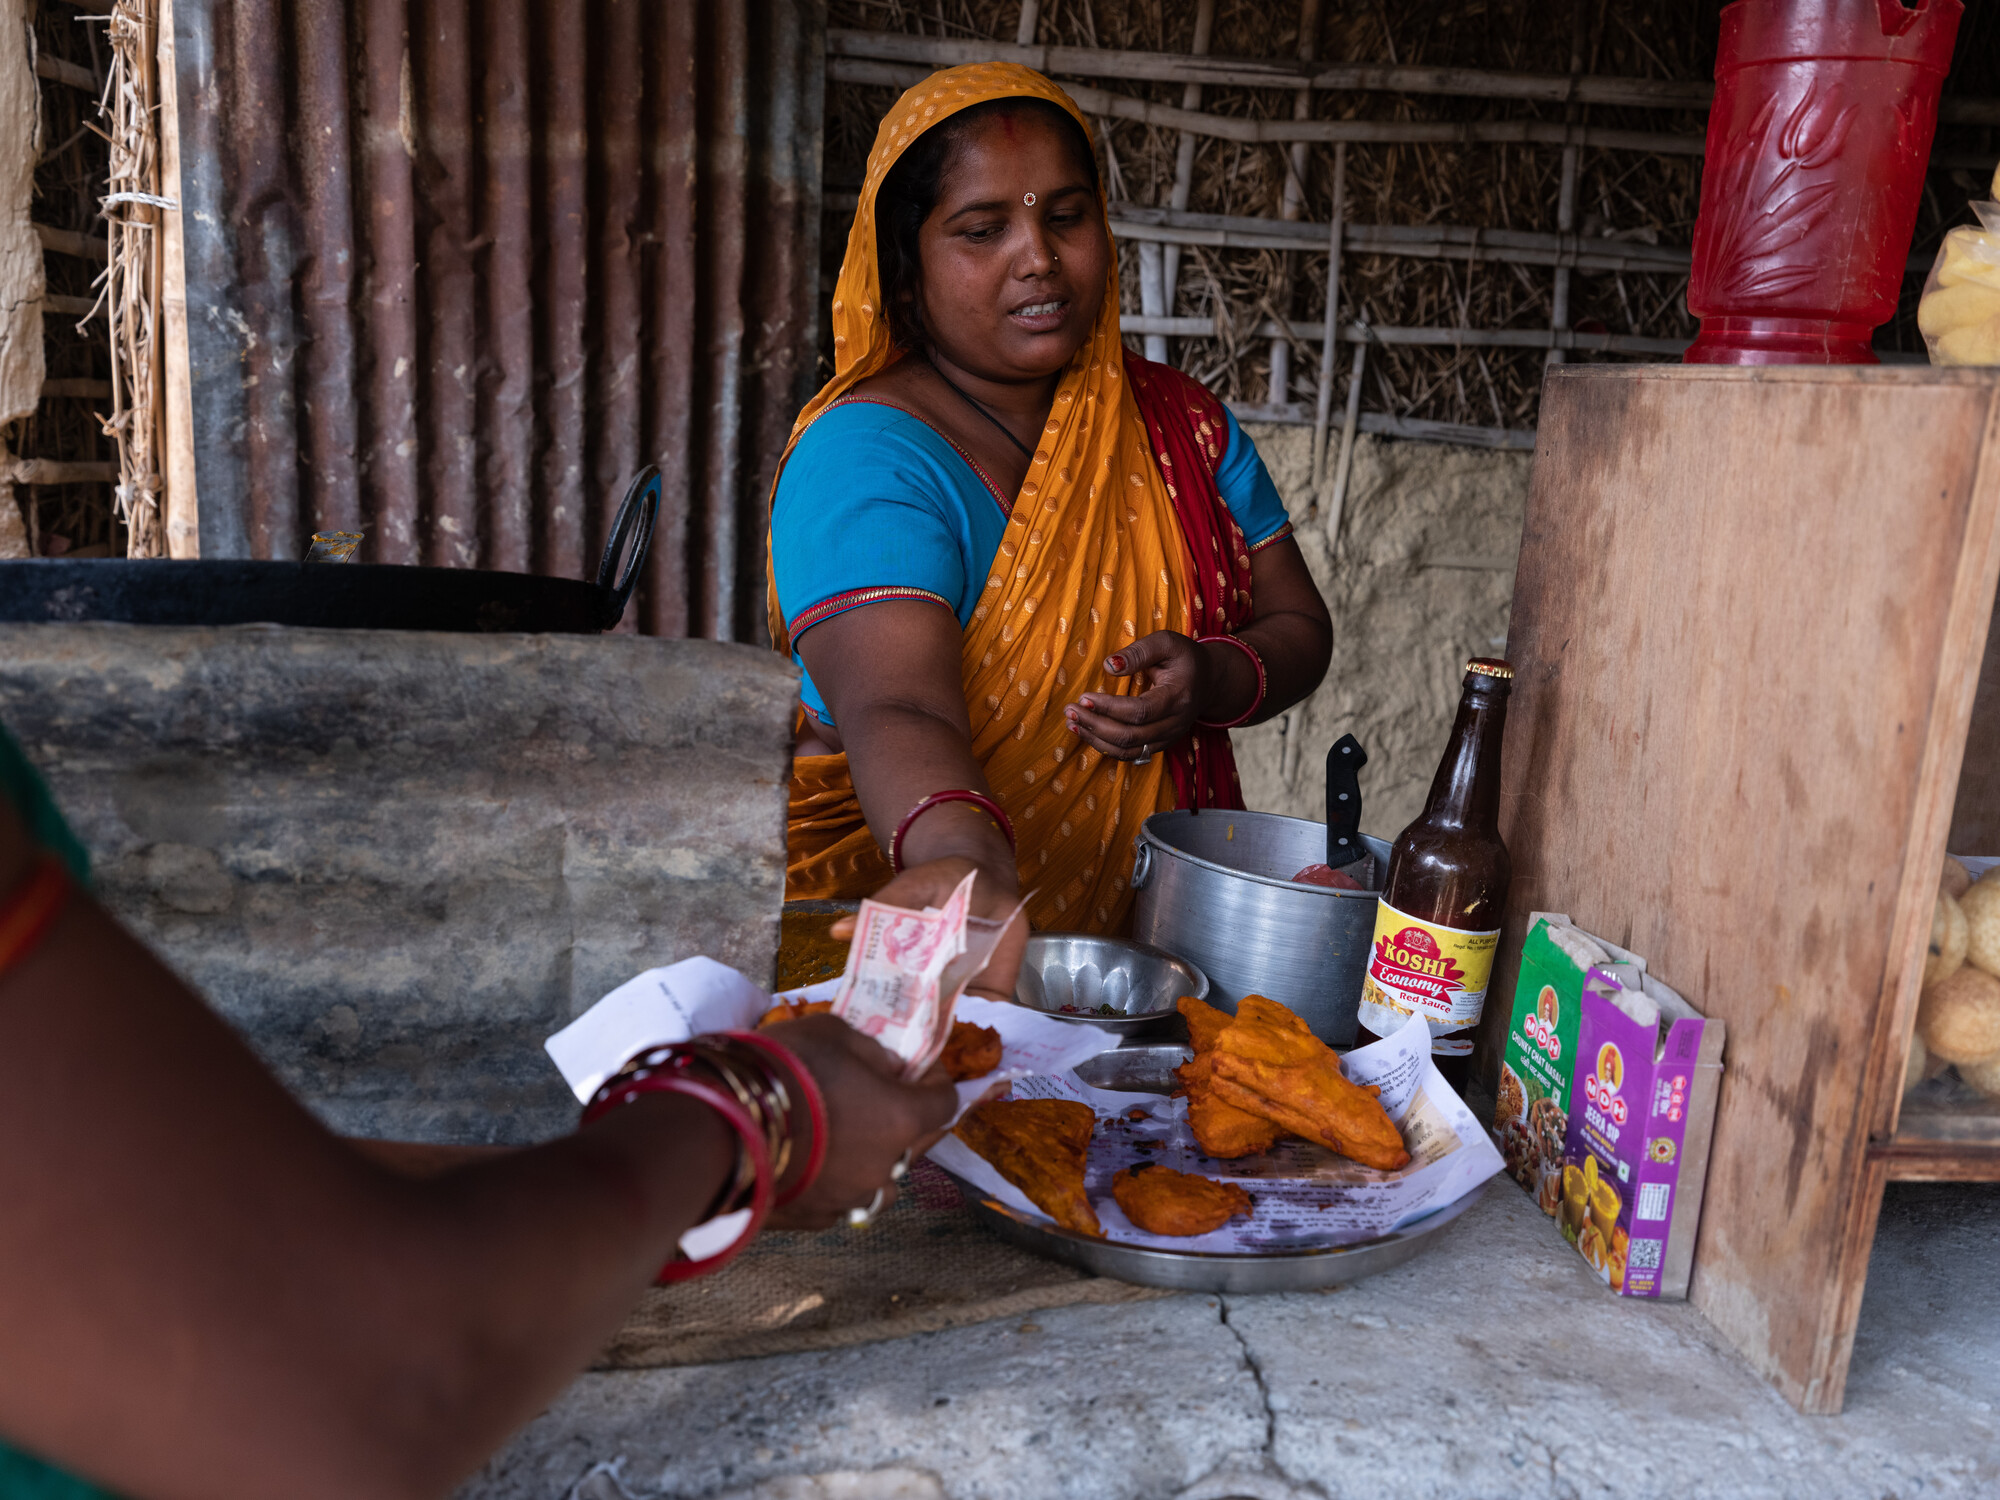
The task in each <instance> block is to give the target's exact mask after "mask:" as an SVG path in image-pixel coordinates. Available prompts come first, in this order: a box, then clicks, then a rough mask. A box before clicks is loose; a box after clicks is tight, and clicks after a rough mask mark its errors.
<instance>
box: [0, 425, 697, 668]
mask: <svg viewBox="0 0 2000 1500" xmlns="http://www.w3.org/2000/svg"><path fill="white" fill-rule="evenodd" d="M659 513H660V471H659V468H658V466H657V465H655V466H649V467H647V468H645V469H643V470H641V471H640V473H639V476H638V477H637V478H636V479H634V480H633V481H632V484H631V487H630V488H629V489H628V490H626V492H625V502H624V504H623V505H621V506H620V507H619V510H618V520H617V523H616V524H615V525H614V526H613V527H612V529H611V540H610V541H609V542H607V543H606V544H605V548H604V557H603V560H602V561H601V562H600V563H599V564H598V568H597V581H596V582H595V583H586V582H584V581H583V580H581V579H576V578H543V577H539V576H537V575H535V574H532V573H489V572H483V571H480V570H478V569H473V568H416V567H403V566H399V565H395V564H390V563H331V562H249V561H235V560H214V561H211V560H208V559H202V560H200V561H194V560H191V559H163V558H144V559H129V558H89V559H63V558H59V557H54V558H35V559H33V560H30V561H27V562H0V622H7V623H15V624H48V623H55V622H69V621H78V620H109V621H115V622H118V623H122V624H127V625H251V624H268V625H314V626H331V627H335V628H340V629H347V630H455V631H502V630H521V631H559V632H567V633H573V634H584V635H588V634H592V633H595V632H597V631H602V630H609V629H610V628H611V627H612V626H614V625H616V624H617V623H618V621H619V619H620V618H621V617H622V616H623V615H624V613H625V606H626V604H627V603H628V602H629V601H630V600H631V597H632V589H633V586H634V585H635V584H636V583H637V582H638V579H639V570H640V569H641V568H642V567H643V566H644V565H645V561H646V553H647V550H648V549H649V548H650V547H651V545H652V541H653V523H654V521H655V520H656V519H658V517H659ZM628 543H629V544H630V546H629V553H628V546H627V544H628ZM621 555H622V556H625V557H626V561H625V567H624V570H623V572H622V573H620V572H619V570H618V561H619V558H620V557H621Z"/></svg>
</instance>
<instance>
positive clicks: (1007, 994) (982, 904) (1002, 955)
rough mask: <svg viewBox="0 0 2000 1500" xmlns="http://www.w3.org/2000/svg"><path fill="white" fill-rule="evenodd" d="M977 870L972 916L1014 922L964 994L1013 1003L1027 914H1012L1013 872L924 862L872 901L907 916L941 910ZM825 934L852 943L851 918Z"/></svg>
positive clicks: (960, 861)
mask: <svg viewBox="0 0 2000 1500" xmlns="http://www.w3.org/2000/svg"><path fill="white" fill-rule="evenodd" d="M975 869H976V870H978V871H979V879H978V880H977V881H975V882H974V883H973V887H972V915H973V916H975V917H980V918H982V919H984V920H986V921H988V922H1005V921H1008V919H1009V918H1012V924H1011V925H1010V926H1009V927H1008V929H1007V930H1006V931H1005V932H1004V933H1002V934H1001V935H1000V941H999V943H998V944H997V945H996V946H995V947H994V949H993V956H992V957H991V958H989V959H988V960H987V961H986V967H985V968H984V969H982V970H980V972H979V973H977V974H975V975H974V976H973V977H972V982H971V983H970V984H968V985H966V987H965V992H966V993H967V994H968V995H978V996H980V997H981V998H983V999H987V1000H1012V999H1013V998H1014V980H1015V978H1016V976H1017V975H1018V974H1019V973H1020V970H1021V954H1022V951H1023V950H1024V949H1025V948H1026V947H1027V942H1028V916H1027V913H1026V912H1020V913H1018V914H1017V913H1016V908H1017V907H1019V906H1020V904H1021V897H1020V893H1019V888H1018V886H1017V884H1016V882H1015V880H1014V879H1013V878H1012V876H1013V873H1014V872H1013V871H1012V870H1004V871H994V870H990V869H988V868H986V867H985V866H983V865H975V864H973V862H972V861H971V860H969V859H964V858H961V857H959V856H957V855H952V856H949V857H947V858H944V859H933V860H926V861H925V862H924V863H923V864H920V865H912V866H910V868H909V869H907V870H905V871H903V873H902V874H900V875H898V876H896V878H895V879H893V880H891V881H890V882H889V883H888V884H887V885H885V886H883V887H882V889H881V890H879V891H877V892H876V893H875V896H874V899H875V900H877V901H881V902H886V903H887V904H888V905H890V906H900V907H904V908H906V909H907V910H910V911H922V910H923V909H924V908H925V907H926V906H943V905H944V904H945V902H946V901H947V900H949V899H950V898H951V893H952V892H953V891H955V890H957V889H958V883H959V882H960V881H961V880H963V879H965V877H966V876H967V875H968V874H969V873H971V872H972V871H973V870H975ZM828 931H829V933H830V934H831V936H833V937H835V938H847V937H852V936H853V935H854V918H852V917H842V918H841V919H840V920H839V921H838V922H835V923H834V924H833V926H832V927H831V928H829V929H828Z"/></svg>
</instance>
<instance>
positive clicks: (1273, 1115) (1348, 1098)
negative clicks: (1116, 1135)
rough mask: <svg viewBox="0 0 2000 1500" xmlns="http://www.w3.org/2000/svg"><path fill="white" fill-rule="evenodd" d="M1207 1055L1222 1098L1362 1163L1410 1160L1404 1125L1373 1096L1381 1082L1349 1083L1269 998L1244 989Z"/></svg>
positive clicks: (1389, 1164)
mask: <svg viewBox="0 0 2000 1500" xmlns="http://www.w3.org/2000/svg"><path fill="white" fill-rule="evenodd" d="M1209 1056H1210V1058H1211V1059H1212V1061H1211V1067H1210V1085H1209V1086H1210V1088H1211V1089H1212V1090H1213V1092H1214V1094H1215V1097H1216V1098H1218V1099H1220V1100H1221V1101H1222V1102H1223V1103H1224V1104H1231V1105H1234V1106H1236V1107H1237V1108H1238V1109H1242V1110H1248V1111H1249V1112H1250V1113H1252V1114H1255V1115H1261V1116H1262V1117H1263V1118H1265V1119H1267V1120H1270V1121H1272V1122H1274V1123H1276V1124H1278V1125H1280V1126H1282V1127H1283V1128H1284V1129H1286V1130H1288V1131H1290V1132H1292V1133H1293V1134H1294V1135H1301V1136H1304V1137H1305V1138H1306V1139H1307V1140H1309V1141H1313V1142H1315V1143H1316V1144H1318V1145H1321V1146H1324V1147H1326V1148H1327V1149H1328V1150H1329V1151H1338V1152H1339V1153H1340V1154H1341V1155H1342V1156H1345V1157H1349V1158H1351V1159H1352V1160H1354V1161H1357V1162H1359V1163H1361V1165H1362V1166H1364V1167H1379V1168H1381V1169H1383V1170H1384V1171H1393V1170H1395V1169H1396V1168H1398V1167H1402V1166H1406V1165H1408V1163H1409V1160H1410V1153H1409V1152H1408V1151H1406V1150H1404V1149H1403V1137H1402V1133H1401V1132H1400V1131H1398V1130H1397V1129H1396V1122H1395V1121H1393V1120H1391V1119H1390V1118H1389V1112H1388V1111H1387V1110H1385V1109H1383V1108H1382V1103H1381V1100H1380V1099H1378V1098H1377V1097H1376V1096H1377V1095H1378V1094H1380V1093H1381V1090H1380V1089H1379V1088H1375V1087H1372V1086H1371V1087H1368V1088H1362V1087H1360V1086H1358V1085H1356V1084H1353V1083H1350V1082H1349V1081H1348V1080H1347V1078H1346V1076H1345V1075H1344V1074H1342V1072H1341V1071H1340V1059H1339V1058H1338V1057H1336V1056H1335V1055H1334V1051H1333V1049H1332V1048H1331V1047H1329V1046H1327V1045H1326V1043H1325V1042H1322V1041H1321V1040H1320V1039H1319V1038H1318V1037H1316V1036H1314V1035H1313V1034H1312V1032H1311V1031H1310V1030H1308V1029H1307V1027H1306V1023H1305V1022H1303V1021H1301V1020H1300V1019H1299V1018H1298V1017H1297V1016H1295V1015H1293V1014H1292V1013H1291V1012H1290V1011H1289V1010H1287V1009H1286V1008H1285V1007H1284V1006H1282V1005H1280V1004H1278V1003H1277V1002H1276V1001H1275V1000H1266V999H1265V998H1264V997H1263V996H1262V995H1245V996H1244V997H1243V1000H1242V1002H1241V1003H1240V1004H1239V1005H1238V1006H1237V1007H1236V1021H1235V1024H1234V1025H1232V1026H1230V1027H1229V1028H1228V1029H1227V1030H1226V1031H1224V1032H1223V1033H1222V1034H1221V1035H1220V1036H1219V1037H1217V1038H1216V1042H1215V1050H1214V1051H1213V1052H1212V1053H1210V1054H1209ZM1190 1113H1192V1110H1190Z"/></svg>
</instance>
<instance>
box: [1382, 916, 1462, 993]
mask: <svg viewBox="0 0 2000 1500" xmlns="http://www.w3.org/2000/svg"><path fill="white" fill-rule="evenodd" d="M1375 957H1376V958H1377V959H1378V960H1379V961H1380V962H1381V963H1382V964H1383V965H1384V966H1386V967H1388V968H1390V969H1400V970H1401V971H1402V972H1403V973H1405V974H1415V975H1420V976H1422V977H1423V978H1425V979H1435V980H1438V981H1441V982H1442V983H1444V984H1447V985H1455V984H1457V983H1458V981H1459V980H1461V979H1463V978H1464V977H1465V970H1463V969H1461V968H1460V967H1459V966H1458V964H1457V962H1456V961H1455V960H1453V959H1452V958H1451V957H1450V955H1448V954H1445V953H1441V952H1440V951H1439V950H1438V943H1437V939H1436V938H1434V937H1432V936H1431V935H1430V934H1429V933H1428V932H1425V931H1424V930H1423V928H1421V927H1405V928H1404V929H1403V930H1402V931H1401V932H1399V933H1397V934H1396V935H1395V936H1394V937H1382V938H1378V939H1376V942H1375Z"/></svg>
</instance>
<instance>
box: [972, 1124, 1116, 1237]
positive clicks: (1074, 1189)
mask: <svg viewBox="0 0 2000 1500" xmlns="http://www.w3.org/2000/svg"><path fill="white" fill-rule="evenodd" d="M1096 1128H1097V1116H1096V1115H1094V1114H1092V1113H1091V1109H1090V1106H1089V1105H1088V1104H1084V1103H1081V1102H1080V1101H1078V1100H1075V1099H999V1100H995V1101H994V1102H992V1103H990V1104H975V1105H974V1106H973V1107H972V1108H971V1109H969V1110H967V1111H966V1112H965V1117H964V1118H963V1119H961V1120H960V1121H959V1122H958V1123H957V1124H956V1125H954V1126H953V1127H952V1131H951V1133H952V1134H953V1135H955V1136H957V1137H958V1138H959V1139H960V1140H961V1141H964V1142H965V1144H966V1145H968V1146H970V1147H971V1148H972V1149H973V1150H974V1151H977V1152H978V1153H979V1154H980V1155H981V1156H983V1157H985V1158H986V1159H987V1160H988V1161H989V1162H991V1163H992V1164H993V1166H994V1168H995V1169H996V1170H997V1171H998V1172H999V1173H1000V1175H1001V1176H1002V1177H1004V1178H1006V1179H1007V1180H1008V1181H1009V1182H1011V1183H1013V1184H1014V1186H1015V1187H1017V1188H1019V1189H1020V1190H1021V1191H1022V1192H1024V1193H1026V1194H1027V1195H1028V1201H1029V1202H1030V1203H1032V1204H1034V1205H1035V1207H1037V1208H1039V1209H1041V1210H1042V1212H1044V1213H1045V1214H1047V1215H1048V1216H1049V1217H1050V1218H1052V1219H1054V1220H1055V1221H1056V1222H1057V1223H1058V1224H1060V1225H1062V1227H1063V1228H1065V1229H1073V1230H1075V1231H1076V1232H1077V1233H1078V1234H1087V1235H1091V1236H1092V1237H1094V1238H1096V1239H1100V1240H1101V1239H1103V1238H1104V1228H1103V1226H1102V1225H1100V1224H1099V1223H1098V1222H1097V1210H1095V1209H1094V1208H1092V1207H1091V1206H1090V1199H1089V1198H1087V1197H1085V1196H1084V1191H1083V1159H1084V1155H1085V1153H1087V1152H1088V1151H1089V1150H1090V1136H1091V1132H1092V1131H1094V1130H1095V1129H1096Z"/></svg>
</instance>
